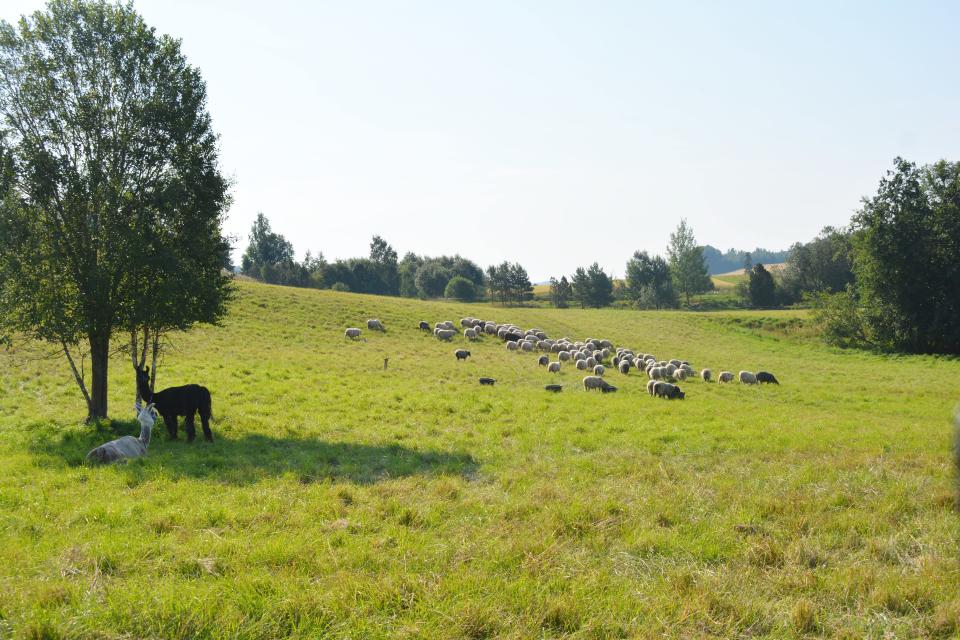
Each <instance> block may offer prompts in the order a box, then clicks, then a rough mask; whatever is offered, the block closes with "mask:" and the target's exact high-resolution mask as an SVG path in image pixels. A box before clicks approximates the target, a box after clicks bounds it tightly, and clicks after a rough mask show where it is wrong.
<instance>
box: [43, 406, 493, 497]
mask: <svg viewBox="0 0 960 640" xmlns="http://www.w3.org/2000/svg"><path fill="white" fill-rule="evenodd" d="M139 429H140V427H139V424H137V423H136V422H126V421H113V422H112V423H110V424H102V425H101V426H99V427H98V428H97V429H96V430H92V429H91V430H88V431H68V432H65V433H57V432H49V435H40V434H37V436H36V437H34V438H33V440H32V442H31V444H30V445H29V448H30V451H31V453H33V454H35V455H37V456H38V459H37V463H38V464H40V465H50V466H61V465H64V464H65V465H66V466H69V467H80V466H83V465H85V464H86V455H87V452H88V451H90V449H92V448H94V447H96V446H98V445H100V444H102V443H104V442H107V441H108V440H112V439H113V438H117V437H119V436H121V435H137V434H138V433H139ZM182 437H183V436H182V435H181V438H182ZM201 438H202V436H201V437H200V438H198V439H197V441H195V442H194V443H193V444H187V443H186V441H185V440H179V441H169V440H167V438H166V434H165V433H157V430H156V429H154V438H153V441H152V442H151V443H150V448H149V451H148V453H147V455H146V457H144V458H140V459H137V460H132V461H129V462H127V463H119V464H118V465H117V467H118V468H120V469H122V470H124V471H125V472H127V473H129V474H130V476H131V478H130V480H131V483H133V484H139V483H141V482H144V481H147V480H149V479H151V478H168V479H178V478H199V479H204V480H211V481H214V482H220V483H224V484H231V485H244V484H251V483H255V482H258V481H260V480H263V479H266V478H271V477H277V476H283V475H288V474H289V475H292V476H295V477H296V478H297V479H298V481H299V482H300V483H302V484H310V483H312V482H323V481H346V482H353V483H356V484H373V483H376V482H381V481H383V480H388V479H390V478H400V477H408V476H415V475H420V476H442V475H452V476H460V477H463V478H467V479H472V478H473V477H474V476H475V474H476V471H477V468H478V464H477V462H476V461H475V460H474V459H473V456H471V455H470V454H469V453H464V452H451V451H436V450H430V449H411V448H409V447H404V446H401V445H398V444H362V443H354V442H333V441H326V440H320V439H316V438H279V437H273V436H268V435H263V434H259V433H254V434H245V435H241V436H239V437H230V436H215V438H216V441H215V442H213V443H212V444H211V443H208V442H203V441H202V439H201ZM91 468H93V467H91Z"/></svg>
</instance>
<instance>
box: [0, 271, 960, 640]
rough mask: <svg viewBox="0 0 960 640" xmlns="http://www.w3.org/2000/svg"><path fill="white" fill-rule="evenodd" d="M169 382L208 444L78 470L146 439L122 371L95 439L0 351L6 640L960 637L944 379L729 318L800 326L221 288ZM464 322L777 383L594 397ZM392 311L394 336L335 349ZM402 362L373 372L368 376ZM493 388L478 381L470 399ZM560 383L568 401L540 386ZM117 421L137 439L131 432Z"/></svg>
mask: <svg viewBox="0 0 960 640" xmlns="http://www.w3.org/2000/svg"><path fill="white" fill-rule="evenodd" d="M239 294H240V295H239V299H238V300H237V302H236V303H235V305H234V306H233V308H232V309H231V312H230V314H229V316H228V318H227V321H226V323H225V325H224V326H223V327H207V328H202V329H199V330H196V331H193V332H191V333H190V334H188V335H184V336H179V337H177V338H176V341H175V348H174V349H173V350H172V351H171V352H170V353H169V354H168V355H167V356H166V358H165V361H164V363H163V365H162V367H161V369H160V373H159V383H158V384H159V386H161V387H163V386H168V385H176V384H184V383H188V382H199V383H202V384H205V385H207V386H208V387H209V388H210V389H211V391H212V393H213V398H214V400H213V409H214V415H215V420H214V422H213V430H214V434H215V438H216V441H215V442H214V443H213V444H206V443H200V442H197V443H194V444H192V445H188V444H186V443H185V442H183V441H179V442H169V441H167V440H166V434H165V433H164V432H163V431H164V430H163V428H162V427H160V426H159V425H158V429H157V431H156V433H155V438H154V441H153V442H152V443H151V446H150V451H149V455H148V456H147V458H145V459H142V460H139V461H136V462H133V463H131V464H128V465H123V466H117V467H108V468H90V467H87V466H84V465H83V464H82V461H83V457H84V455H85V454H86V452H87V451H88V450H89V449H90V448H92V447H93V446H95V445H97V444H99V443H101V442H103V441H105V440H107V439H110V438H113V437H116V436H117V435H118V434H121V433H135V432H136V426H135V424H134V422H133V420H132V411H129V410H128V407H129V406H130V405H131V404H132V399H133V392H134V388H133V382H134V380H133V375H132V372H131V371H130V365H129V361H128V360H126V359H125V358H124V357H123V356H122V355H118V356H117V358H116V360H115V361H114V362H113V367H112V370H111V385H112V386H111V390H110V398H111V403H112V405H111V408H112V411H113V413H114V415H117V416H121V417H123V420H121V421H114V422H113V423H112V424H109V425H107V424H105V425H102V426H101V427H100V428H99V430H96V429H93V428H91V427H87V426H84V425H82V424H79V423H78V422H77V420H79V419H81V418H82V416H83V414H84V411H83V406H82V402H81V400H80V398H79V396H78V394H77V392H76V389H75V388H74V384H73V382H72V381H71V379H70V374H69V371H68V369H67V368H66V366H65V365H64V364H63V363H62V362H59V361H57V360H56V359H55V358H54V359H49V358H40V357H38V356H40V355H41V354H42V350H41V349H39V348H37V347H29V348H24V349H20V350H18V351H13V352H5V353H0V398H2V399H3V401H2V404H0V507H2V508H0V590H2V593H4V594H5V597H4V598H3V599H0V637H3V636H4V635H5V634H6V633H7V632H9V633H10V634H11V635H13V636H15V637H57V636H58V635H59V636H63V637H80V638H103V637H120V636H126V637H170V638H283V637H291V636H293V637H311V638H313V637H331V638H360V637H362V638H388V637H389V638H395V637H400V638H407V637H409V638H414V637H429V638H455V637H456V638H459V637H468V638H483V637H509V638H528V637H565V636H570V637H583V638H617V637H634V636H641V637H659V636H677V637H701V636H705V635H721V636H736V635H742V636H747V635H774V636H786V635H794V634H802V633H820V634H823V635H842V634H847V635H849V636H864V635H872V636H881V635H883V633H890V634H892V635H896V636H903V637H909V636H917V635H937V634H941V635H950V634H955V633H957V631H958V629H960V595H958V593H957V591H956V585H957V584H958V583H960V559H958V556H957V553H956V551H957V548H958V544H960V527H958V521H957V516H956V513H955V512H954V511H953V504H954V494H953V475H952V471H951V467H950V464H949V455H948V452H949V434H950V423H949V416H950V412H951V410H952V407H953V405H954V403H955V402H956V401H957V399H958V398H957V393H958V388H957V384H956V380H957V379H958V377H960V362H958V361H956V360H947V359H936V358H924V357H882V356H876V355H871V354H865V353H858V352H840V351H836V350H831V349H828V348H825V347H821V346H819V345H817V344H813V343H810V342H804V341H799V340H793V339H790V338H787V337H780V338H777V337H772V336H770V335H758V334H756V333H754V332H751V331H750V330H748V329H745V328H742V327H741V326H740V325H739V324H738V322H734V321H739V320H742V319H743V318H744V317H746V316H755V317H756V318H760V317H764V316H777V317H780V318H783V319H785V320H786V319H789V318H792V317H795V316H796V315H797V314H796V313H792V312H779V313H776V312H765V313H763V314H750V313H746V312H744V313H729V314H724V313H717V314H693V313H680V312H661V313H656V312H649V313H648V312H635V311H617V310H600V311H596V310H586V311H584V310H576V309H569V310H555V309H503V308H498V307H487V306H482V305H459V304H447V303H442V302H420V301H415V300H406V299H397V298H380V297H375V296H362V295H355V294H338V293H334V292H328V291H314V290H304V289H288V288H283V287H272V286H266V285H259V284H251V283H240V284H239ZM463 315H473V316H478V317H484V318H489V319H494V320H498V321H511V322H515V323H518V324H520V325H522V326H531V325H536V326H539V327H540V328H542V329H544V330H545V331H547V332H548V333H549V334H550V335H552V336H564V335H566V336H570V337H572V338H577V339H580V338H586V337H588V336H595V337H602V338H609V339H612V340H614V341H615V342H617V343H618V344H626V345H628V346H630V347H633V348H635V349H640V350H644V351H650V352H653V353H655V354H657V355H658V357H673V356H680V357H683V358H687V359H689V360H690V361H691V362H692V363H693V364H694V366H696V367H698V368H699V367H703V366H708V367H711V368H712V369H713V370H714V371H715V372H717V371H719V370H721V369H731V370H733V371H737V370H739V369H751V370H757V369H766V370H769V371H773V372H775V373H776V374H777V376H778V377H779V378H780V380H781V382H782V385H781V386H780V387H763V388H757V387H744V386H740V385H716V384H710V385H707V384H703V383H701V382H699V381H688V382H686V383H684V384H683V387H684V389H685V390H686V391H687V399H686V400H684V401H675V402H669V401H663V400H654V399H653V398H650V397H649V396H648V395H647V394H646V393H645V391H644V386H645V383H646V379H645V377H643V376H642V375H637V374H636V373H635V372H634V373H631V375H629V376H621V375H620V374H619V373H615V374H608V378H609V379H610V380H611V382H613V384H615V385H617V386H618V387H619V388H620V390H619V392H618V393H615V394H605V395H601V394H598V393H596V392H593V393H587V392H584V391H583V390H582V389H581V388H580V387H579V380H580V378H581V377H582V374H583V372H577V371H574V370H572V369H570V368H567V369H566V370H564V371H563V372H562V373H561V374H560V375H559V376H551V375H549V374H547V373H546V372H545V371H544V370H543V369H542V368H539V367H537V365H536V358H535V357H534V356H531V355H520V354H515V353H508V352H507V351H506V350H505V349H504V347H503V345H502V344H501V343H500V342H499V341H497V340H491V339H489V338H487V339H485V340H484V341H482V342H480V343H476V344H471V345H468V346H466V348H468V349H470V350H471V351H472V353H473V356H472V357H471V358H470V359H469V360H467V361H466V362H456V361H455V359H454V357H453V355H452V351H453V350H454V349H455V348H456V347H458V346H463V343H462V340H459V341H458V342H457V343H456V344H446V343H440V342H438V341H437V340H435V339H434V338H432V337H431V336H429V335H426V334H424V333H421V332H419V331H418V330H417V329H416V323H417V321H419V320H421V319H423V320H427V321H429V322H431V323H433V322H436V321H438V320H442V319H450V320H454V321H457V320H458V319H459V318H460V317H461V316H463ZM368 317H379V318H380V319H382V320H383V321H384V323H385V324H386V326H387V327H388V331H387V333H386V334H385V335H380V334H371V333H370V332H367V331H364V337H363V340H360V341H356V342H351V341H348V340H345V339H344V338H343V330H344V328H345V327H347V326H364V325H363V324H362V323H363V321H364V320H365V319H366V318H368ZM385 357H386V358H389V365H388V368H387V369H386V370H384V368H383V359H384V358H385ZM480 376H492V377H494V378H496V379H497V384H496V386H494V387H481V386H479V385H478V384H477V382H476V381H477V378H478V377H480ZM555 381H560V382H562V383H564V384H565V385H566V388H565V389H564V391H563V392H562V393H560V394H556V395H554V394H547V393H545V392H544V391H543V390H542V386H543V385H544V384H545V383H548V382H555ZM128 418H129V419H128Z"/></svg>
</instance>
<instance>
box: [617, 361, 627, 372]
mask: <svg viewBox="0 0 960 640" xmlns="http://www.w3.org/2000/svg"><path fill="white" fill-rule="evenodd" d="M617 369H619V370H620V373H622V374H624V375H626V374H628V373H630V362H629V361H627V360H621V361H620V364H619V365H617Z"/></svg>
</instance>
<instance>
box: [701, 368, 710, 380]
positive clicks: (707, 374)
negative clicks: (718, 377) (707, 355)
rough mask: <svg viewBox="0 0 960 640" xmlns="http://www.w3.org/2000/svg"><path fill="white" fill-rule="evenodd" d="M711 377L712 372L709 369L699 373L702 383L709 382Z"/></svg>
mask: <svg viewBox="0 0 960 640" xmlns="http://www.w3.org/2000/svg"><path fill="white" fill-rule="evenodd" d="M712 376H713V372H712V371H710V369H704V370H703V371H701V372H700V377H701V378H703V381H704V382H710V378H711V377H712Z"/></svg>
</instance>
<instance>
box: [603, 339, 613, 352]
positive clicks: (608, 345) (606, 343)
mask: <svg viewBox="0 0 960 640" xmlns="http://www.w3.org/2000/svg"><path fill="white" fill-rule="evenodd" d="M600 348H601V349H608V350H609V349H613V343H612V342H610V341H609V340H601V341H600Z"/></svg>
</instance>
